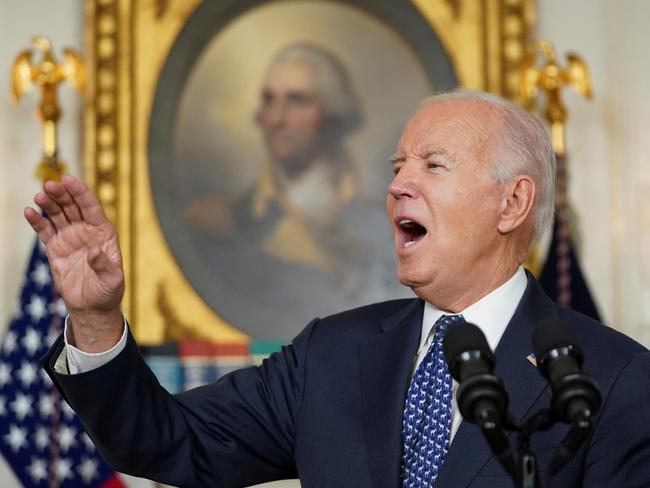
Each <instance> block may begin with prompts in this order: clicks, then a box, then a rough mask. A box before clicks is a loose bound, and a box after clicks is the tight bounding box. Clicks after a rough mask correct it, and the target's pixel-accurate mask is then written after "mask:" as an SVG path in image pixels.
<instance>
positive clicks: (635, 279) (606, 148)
mask: <svg viewBox="0 0 650 488" xmlns="http://www.w3.org/2000/svg"><path fill="white" fill-rule="evenodd" d="M538 15H539V27H538V37H539V38H543V39H548V40H550V41H552V42H553V43H554V45H555V47H556V50H557V52H558V54H560V55H561V56H562V57H564V54H565V53H566V52H567V51H576V52H577V53H579V54H580V55H582V56H583V57H584V58H585V60H586V61H587V63H588V64H589V66H590V68H591V71H592V75H593V83H594V93H595V97H594V100H593V101H592V102H587V101H585V100H584V99H582V98H580V97H579V96H578V95H577V94H574V93H567V95H566V97H565V99H566V102H567V105H568V107H569V111H570V121H569V128H568V134H567V139H568V150H569V158H570V160H569V171H570V177H571V184H570V194H571V199H572V201H573V203H574V205H575V207H576V210H577V212H578V214H579V216H580V223H581V230H582V249H581V251H582V252H581V261H582V268H583V270H584V272H585V274H586V275H587V279H588V281H589V282H590V284H591V289H592V291H593V293H594V294H595V296H596V300H597V303H598V305H599V307H600V308H601V311H602V313H603V315H604V320H605V321H606V322H607V323H609V324H611V325H613V326H615V327H616V328H618V329H621V330H623V331H625V332H626V333H627V334H629V335H631V336H632V337H634V338H635V339H637V340H639V341H641V342H642V343H644V344H645V345H646V346H650V255H649V253H650V164H649V156H650V138H649V137H648V136H647V134H646V127H648V125H649V122H650V97H648V89H647V86H648V81H647V80H648V79H650V57H649V56H648V55H647V52H646V51H647V46H648V45H650V33H649V30H648V26H647V23H648V21H649V20H650V2H647V1H645V0H618V1H617V0H599V1H594V0H571V1H570V2H567V1H564V0H543V1H539V2H538Z"/></svg>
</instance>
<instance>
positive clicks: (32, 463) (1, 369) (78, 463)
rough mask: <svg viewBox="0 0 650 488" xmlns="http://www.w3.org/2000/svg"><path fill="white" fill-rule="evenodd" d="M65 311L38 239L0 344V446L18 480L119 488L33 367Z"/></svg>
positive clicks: (40, 371)
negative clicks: (14, 311)
mask: <svg viewBox="0 0 650 488" xmlns="http://www.w3.org/2000/svg"><path fill="white" fill-rule="evenodd" d="M65 315H66V309H65V305H64V304H63V300H61V298H59V297H58V295H57V293H56V290H55V288H54V286H53V283H52V275H51V273H50V267H49V264H48V262H47V258H46V256H45V252H44V250H43V248H42V245H41V244H40V242H39V241H37V243H36V245H35V246H34V250H33V251H32V255H31V258H30V260H29V266H28V269H27V276H26V280H25V284H24V286H23V288H22V292H21V295H20V308H19V310H18V312H17V313H16V314H15V315H14V317H13V319H12V320H11V324H10V325H9V328H8V330H7V332H6V335H5V337H4V340H3V341H2V344H1V345H0V452H2V455H3V456H4V457H5V459H6V460H7V462H8V463H9V465H10V466H11V468H12V469H13V471H14V472H15V474H16V476H17V478H18V479H19V480H20V482H21V483H22V484H23V486H25V487H39V488H40V487H43V488H46V487H47V488H55V487H61V488H67V487H70V488H72V487H103V488H109V487H110V488H122V487H124V486H125V485H124V484H123V483H122V481H121V480H120V479H119V478H118V476H117V475H116V473H115V472H114V471H113V470H112V469H111V468H110V467H109V466H108V465H107V464H106V463H105V462H104V460H103V459H102V458H101V456H100V454H99V453H98V452H97V450H96V448H95V446H94V445H93V443H92V441H91V440H90V438H89V437H88V435H86V433H85V432H84V429H83V427H82V425H81V423H80V421H79V418H78V417H77V416H76V415H75V413H74V412H73V411H72V409H71V408H70V407H69V406H68V404H67V403H66V402H65V400H63V399H62V398H61V396H60V395H59V393H58V392H57V391H56V389H55V388H54V386H53V384H52V381H51V380H50V378H49V377H48V376H47V374H46V373H45V371H44V370H43V369H41V367H40V363H39V358H40V357H41V356H42V355H43V354H44V353H45V352H46V351H47V349H48V348H49V346H50V345H51V344H52V343H53V342H54V340H55V339H56V337H57V336H58V335H59V334H60V332H61V330H62V327H63V320H64V317H65Z"/></svg>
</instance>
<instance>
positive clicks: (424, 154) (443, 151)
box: [418, 148, 455, 161]
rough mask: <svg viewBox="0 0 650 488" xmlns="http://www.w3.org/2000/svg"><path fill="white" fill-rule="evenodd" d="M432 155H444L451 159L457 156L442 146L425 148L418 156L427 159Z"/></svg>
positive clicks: (453, 159)
mask: <svg viewBox="0 0 650 488" xmlns="http://www.w3.org/2000/svg"><path fill="white" fill-rule="evenodd" d="M431 156H442V157H444V158H445V159H448V160H449V161H455V158H454V157H453V156H452V155H451V154H450V153H449V151H447V150H446V149H442V148H431V149H425V150H424V151H422V152H420V153H419V154H418V157H420V158H421V159H427V158H430V157H431Z"/></svg>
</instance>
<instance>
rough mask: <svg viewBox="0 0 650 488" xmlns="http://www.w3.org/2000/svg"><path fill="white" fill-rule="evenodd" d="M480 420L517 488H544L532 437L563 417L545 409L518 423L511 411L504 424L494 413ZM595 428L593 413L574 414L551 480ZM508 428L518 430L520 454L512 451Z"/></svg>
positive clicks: (554, 459) (553, 460) (555, 457)
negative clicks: (532, 444) (531, 442)
mask: <svg viewBox="0 0 650 488" xmlns="http://www.w3.org/2000/svg"><path fill="white" fill-rule="evenodd" d="M477 420H478V422H477V423H478V425H479V427H480V429H481V432H482V433H483V436H484V437H485V440H486V441H487V443H488V445H489V446H490V449H491V450H492V453H493V454H494V456H495V457H496V459H497V461H499V463H500V464H501V466H503V468H504V469H505V470H506V472H507V473H508V474H509V475H510V477H511V478H512V481H513V483H514V484H515V488H544V483H543V482H542V480H541V478H540V476H539V465H538V464H537V458H536V456H535V453H534V451H533V450H532V449H531V447H530V439H531V437H532V435H533V434H534V433H535V432H541V431H546V430H548V429H550V428H551V427H553V426H554V425H555V424H556V423H557V422H558V421H560V419H559V418H557V417H556V416H555V415H553V413H552V411H551V410H550V409H548V408H545V409H542V410H540V411H539V412H537V413H536V414H535V415H533V416H532V417H530V418H529V419H527V420H525V421H524V422H518V421H517V420H515V419H514V418H513V417H512V415H510V414H508V415H507V416H506V418H505V420H504V421H503V425H501V423H502V422H500V421H499V420H500V419H498V418H496V417H495V416H494V415H490V414H487V415H485V416H484V417H482V418H480V419H477ZM593 427H594V422H593V418H592V417H591V416H590V415H588V414H585V413H584V412H581V413H579V414H577V415H576V416H575V417H574V419H573V421H572V423H571V428H570V430H569V432H568V433H567V435H566V436H565V437H564V439H563V440H562V442H561V443H560V445H559V446H558V448H557V449H556V451H555V453H554V454H553V457H552V458H551V462H550V464H549V480H550V479H551V478H552V477H553V476H554V475H556V474H557V473H558V472H559V471H560V469H562V467H563V466H564V465H565V464H566V462H567V461H568V460H569V459H571V457H572V456H573V455H574V454H575V452H576V451H577V450H578V448H579V447H580V445H581V444H582V442H583V441H584V440H585V438H586V437H587V436H588V435H589V433H590V432H591V430H592V429H593ZM506 431H508V432H516V433H517V441H516V445H517V452H516V453H514V452H512V449H511V447H510V442H509V441H508V435H507V434H506Z"/></svg>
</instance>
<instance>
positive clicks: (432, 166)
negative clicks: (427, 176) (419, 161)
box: [427, 161, 442, 169]
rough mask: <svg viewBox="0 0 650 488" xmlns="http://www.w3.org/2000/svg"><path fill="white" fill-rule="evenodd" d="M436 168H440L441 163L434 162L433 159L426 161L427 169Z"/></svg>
mask: <svg viewBox="0 0 650 488" xmlns="http://www.w3.org/2000/svg"><path fill="white" fill-rule="evenodd" d="M437 168H442V164H438V163H434V162H433V161H429V162H428V163H427V169H437Z"/></svg>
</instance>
